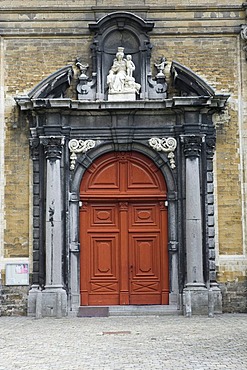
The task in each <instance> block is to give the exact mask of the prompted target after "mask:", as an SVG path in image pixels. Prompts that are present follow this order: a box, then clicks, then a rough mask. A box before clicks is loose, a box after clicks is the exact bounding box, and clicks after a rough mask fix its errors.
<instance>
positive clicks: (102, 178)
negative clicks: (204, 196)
mask: <svg viewBox="0 0 247 370" xmlns="http://www.w3.org/2000/svg"><path fill="white" fill-rule="evenodd" d="M166 193H167V190H166V184H165V181H164V179H163V176H162V174H161V173H160V171H159V169H158V168H157V167H156V166H155V164H154V163H153V162H152V161H151V160H150V159H149V158H147V157H146V156H144V155H142V154H140V153H137V152H125V153H120V152H113V153H107V154H105V155H103V156H101V157H99V158H98V159H97V160H95V162H94V163H93V164H92V165H91V166H90V167H89V168H88V170H87V171H86V173H85V175H84V176H83V179H82V182H81V186H80V200H81V201H82V207H81V209H80V245H81V254H80V267H81V269H80V271H81V273H80V296H81V305H98V306H101V305H102V306H104V305H119V304H120V305H121V304H137V305H141V304H168V303H169V268H168V246H167V208H166V207H165V200H166Z"/></svg>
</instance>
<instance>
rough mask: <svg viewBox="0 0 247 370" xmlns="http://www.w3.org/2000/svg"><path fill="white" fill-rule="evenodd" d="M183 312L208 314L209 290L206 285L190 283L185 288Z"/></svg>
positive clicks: (186, 314) (186, 313) (185, 313)
mask: <svg viewBox="0 0 247 370" xmlns="http://www.w3.org/2000/svg"><path fill="white" fill-rule="evenodd" d="M183 314H184V315H185V316H188V317H189V316H191V315H208V290H207V289H206V287H205V286H204V287H203V286H201V285H199V284H197V285H194V286H193V285H192V284H191V285H188V286H186V288H184V290H183Z"/></svg>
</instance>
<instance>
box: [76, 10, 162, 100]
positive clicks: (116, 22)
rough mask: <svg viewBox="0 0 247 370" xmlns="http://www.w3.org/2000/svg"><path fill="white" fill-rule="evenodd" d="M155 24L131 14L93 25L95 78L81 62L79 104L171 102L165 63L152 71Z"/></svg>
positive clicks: (115, 14) (115, 15)
mask: <svg viewBox="0 0 247 370" xmlns="http://www.w3.org/2000/svg"><path fill="white" fill-rule="evenodd" d="M153 27H154V23H153V22H148V21H145V20H143V19H142V18H140V17H139V16H137V15H135V14H133V13H129V12H113V13H110V14H107V15H106V16H104V17H102V18H101V19H99V20H98V21H97V22H95V23H91V24H89V28H90V30H91V31H92V32H93V33H94V38H93V43H92V44H91V57H92V58H91V60H92V63H91V68H92V73H91V78H90V77H89V76H87V75H86V72H85V67H87V63H81V62H80V61H79V63H78V60H77V63H76V65H77V67H78V68H79V69H80V76H79V83H78V85H77V92H78V100H91V101H131V100H149V99H150V100H163V99H166V98H167V83H166V79H165V74H164V73H163V69H164V66H165V64H166V63H165V60H162V61H161V63H159V65H157V66H156V68H157V69H158V71H159V73H158V75H157V76H156V77H155V78H153V77H152V73H151V68H150V59H151V50H152V45H151V43H150V40H149V35H148V33H149V32H151V31H152V30H153Z"/></svg>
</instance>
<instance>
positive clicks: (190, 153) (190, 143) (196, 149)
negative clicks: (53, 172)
mask: <svg viewBox="0 0 247 370" xmlns="http://www.w3.org/2000/svg"><path fill="white" fill-rule="evenodd" d="M180 140H181V142H182V143H183V145H184V154H185V157H199V156H200V153H201V146H202V142H204V141H205V136H204V135H180Z"/></svg>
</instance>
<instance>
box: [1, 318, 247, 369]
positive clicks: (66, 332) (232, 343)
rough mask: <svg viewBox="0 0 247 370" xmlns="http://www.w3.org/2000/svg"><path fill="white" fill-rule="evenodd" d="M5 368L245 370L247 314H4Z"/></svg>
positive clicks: (2, 331) (246, 362)
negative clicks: (41, 316) (146, 315)
mask: <svg viewBox="0 0 247 370" xmlns="http://www.w3.org/2000/svg"><path fill="white" fill-rule="evenodd" d="M0 333H1V335H0V370H16V369H20V370H132V369H135V370H139V369H140V370H142V369H145V370H149V369H152V370H156V369H157V370H158V369H166V370H173V369H174V370H180V369H181V370H185V369H186V370H211V369H212V370H213V369H214V370H217V369H219V370H220V369H221V370H222V369H225V370H226V369H227V370H244V369H246V368H247V351H246V349H247V335H246V333H247V315H246V314H224V315H218V316H215V317H214V318H211V319H210V318H208V317H202V316H201V317H195V316H193V317H192V318H185V317H183V316H148V317H145V316H141V317H133V316H131V317H115V316H114V317H108V318H101V317H99V318H62V319H51V318H45V319H40V320H36V319H33V318H28V317H0Z"/></svg>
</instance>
